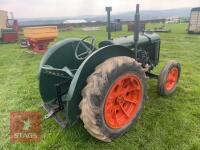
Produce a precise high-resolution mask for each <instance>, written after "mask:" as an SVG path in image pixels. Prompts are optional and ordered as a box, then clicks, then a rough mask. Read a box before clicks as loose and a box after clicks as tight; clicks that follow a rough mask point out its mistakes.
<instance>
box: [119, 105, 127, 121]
mask: <svg viewBox="0 0 200 150" xmlns="http://www.w3.org/2000/svg"><path fill="white" fill-rule="evenodd" d="M119 106H120V108H121V110H122V112H123V113H124V115H125V116H126V117H127V118H129V115H128V113H127V112H126V110H124V108H123V106H122V105H121V104H119Z"/></svg>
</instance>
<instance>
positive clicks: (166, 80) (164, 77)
mask: <svg viewBox="0 0 200 150" xmlns="http://www.w3.org/2000/svg"><path fill="white" fill-rule="evenodd" d="M180 73H181V65H180V64H179V63H177V62H176V61H175V60H171V61H169V62H168V63H167V64H166V65H165V66H164V67H163V69H162V71H161V72H160V75H159V77H158V93H159V94H160V95H162V96H168V95H170V94H172V93H173V92H174V91H175V90H176V86H177V83H178V81H179V78H180Z"/></svg>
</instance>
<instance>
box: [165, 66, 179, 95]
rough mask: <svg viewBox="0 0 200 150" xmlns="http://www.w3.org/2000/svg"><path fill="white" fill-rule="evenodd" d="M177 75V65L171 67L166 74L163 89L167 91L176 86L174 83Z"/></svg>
mask: <svg viewBox="0 0 200 150" xmlns="http://www.w3.org/2000/svg"><path fill="white" fill-rule="evenodd" d="M178 75H179V71H178V68H177V67H173V68H172V69H171V70H170V71H169V73H168V75H167V79H166V83H165V89H166V90H167V91H170V90H172V89H173V88H174V87H175V86H176V83H177V80H178Z"/></svg>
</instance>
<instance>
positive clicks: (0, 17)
mask: <svg viewBox="0 0 200 150" xmlns="http://www.w3.org/2000/svg"><path fill="white" fill-rule="evenodd" d="M7 19H8V18H7V11H4V10H0V29H5V28H6V22H7Z"/></svg>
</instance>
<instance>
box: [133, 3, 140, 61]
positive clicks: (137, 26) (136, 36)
mask: <svg viewBox="0 0 200 150" xmlns="http://www.w3.org/2000/svg"><path fill="white" fill-rule="evenodd" d="M139 9H140V5H139V4H137V5H136V13H135V28H134V42H135V59H137V51H138V40H139V33H140V10H139Z"/></svg>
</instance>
